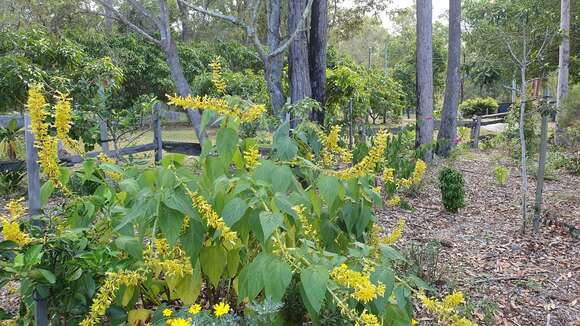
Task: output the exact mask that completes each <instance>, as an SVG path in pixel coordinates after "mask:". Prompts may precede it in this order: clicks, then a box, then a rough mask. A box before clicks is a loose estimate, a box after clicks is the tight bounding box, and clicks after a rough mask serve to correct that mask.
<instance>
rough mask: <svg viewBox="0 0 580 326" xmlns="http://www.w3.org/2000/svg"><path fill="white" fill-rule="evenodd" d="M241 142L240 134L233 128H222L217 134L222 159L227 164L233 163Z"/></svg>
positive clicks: (218, 148) (217, 143)
mask: <svg viewBox="0 0 580 326" xmlns="http://www.w3.org/2000/svg"><path fill="white" fill-rule="evenodd" d="M238 142H239V137H238V134H237V133H236V131H235V130H233V129H231V128H220V129H219V130H218V132H217V139H216V145H217V150H218V153H219V154H220V157H221V159H223V161H224V162H225V163H226V164H229V163H230V162H231V161H232V157H233V155H234V151H235V150H236V148H237V146H238Z"/></svg>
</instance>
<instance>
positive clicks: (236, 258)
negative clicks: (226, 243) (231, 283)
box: [227, 249, 240, 278]
mask: <svg viewBox="0 0 580 326" xmlns="http://www.w3.org/2000/svg"><path fill="white" fill-rule="evenodd" d="M239 266H240V249H235V250H230V251H228V264H227V275H228V277H230V278H231V277H234V276H235V275H236V273H237V272H238V267H239Z"/></svg>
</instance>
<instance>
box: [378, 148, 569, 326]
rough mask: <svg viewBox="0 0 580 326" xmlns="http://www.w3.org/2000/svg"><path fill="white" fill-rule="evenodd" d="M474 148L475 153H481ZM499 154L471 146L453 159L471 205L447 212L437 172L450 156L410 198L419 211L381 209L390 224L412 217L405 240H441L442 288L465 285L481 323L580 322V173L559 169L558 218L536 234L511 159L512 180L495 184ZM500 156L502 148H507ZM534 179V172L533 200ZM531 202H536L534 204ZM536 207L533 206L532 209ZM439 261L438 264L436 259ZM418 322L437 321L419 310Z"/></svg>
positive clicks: (550, 186) (551, 213)
mask: <svg viewBox="0 0 580 326" xmlns="http://www.w3.org/2000/svg"><path fill="white" fill-rule="evenodd" d="M474 154H475V155H474ZM497 155H498V153H490V152H479V151H478V152H471V153H468V154H467V155H464V156H463V157H461V158H460V159H458V160H457V161H455V162H453V163H449V164H452V165H453V166H454V167H455V168H457V169H459V170H461V171H462V172H463V174H464V178H465V189H466V193H465V205H466V206H465V207H464V208H463V209H461V210H460V212H459V213H457V214H449V213H446V212H445V211H443V209H442V206H441V203H440V191H439V188H438V185H437V181H436V179H437V178H436V176H437V172H438V170H439V168H440V167H441V166H443V165H444V162H438V163H437V164H435V165H433V166H432V167H431V168H430V169H429V172H428V174H427V177H426V178H425V180H424V186H423V188H422V189H421V190H420V192H419V194H418V195H417V196H416V197H415V198H409V201H410V203H411V204H412V206H413V207H414V211H412V212H411V211H404V210H402V209H397V210H396V211H395V212H394V213H393V212H392V211H390V210H389V211H385V212H382V213H381V214H379V215H380V218H381V220H382V221H384V224H386V225H388V226H387V229H388V228H390V227H392V226H393V225H394V224H395V223H396V221H397V220H398V219H400V218H405V219H406V220H407V227H406V230H405V234H404V236H403V241H402V243H401V246H403V247H409V245H410V243H412V242H417V243H419V248H427V244H428V243H430V242H431V243H432V241H436V242H437V243H439V244H440V245H441V246H440V248H441V251H440V256H439V261H438V264H436V266H431V267H429V266H424V268H425V269H428V268H431V269H432V270H431V271H428V272H430V273H431V274H432V275H433V276H435V278H436V279H439V280H433V281H434V282H435V283H436V286H437V287H438V289H440V290H442V292H447V291H449V290H450V289H451V288H459V289H461V290H463V291H464V292H465V293H466V295H467V297H468V298H467V302H468V305H467V306H468V308H470V309H473V313H474V317H475V318H477V319H479V320H478V322H479V323H480V324H487V325H522V326H523V325H578V324H579V322H580V317H579V316H580V309H579V308H580V306H579V303H578V301H579V296H578V293H580V282H579V281H578V280H580V273H579V271H580V263H579V261H578V257H579V256H580V242H579V241H578V239H576V238H574V237H573V236H572V234H571V233H570V230H569V228H567V227H564V225H569V226H570V225H571V226H575V227H576V228H578V226H579V224H580V216H579V214H578V212H580V199H579V196H578V193H577V192H578V184H579V183H580V178H579V177H575V176H572V175H570V174H566V173H564V172H559V171H558V172H557V173H556V174H555V178H554V179H553V180H547V181H546V184H545V188H544V210H545V212H546V214H547V216H548V217H550V220H551V221H554V220H555V221H557V223H553V222H552V223H550V225H543V226H542V227H541V230H540V232H539V234H538V235H537V236H534V235H531V234H521V232H520V230H521V225H522V219H521V211H520V205H519V202H520V194H521V192H520V180H521V178H520V177H519V169H518V167H517V166H515V165H514V164H512V163H509V161H508V160H501V159H500V163H501V164H502V165H504V166H506V167H508V168H509V170H510V177H509V180H508V182H507V184H506V185H505V186H499V185H497V184H496V183H495V180H494V177H493V169H494V167H495V166H496V164H497V163H496V162H495V161H497ZM500 155H501V154H500ZM534 192H535V179H532V178H530V193H529V197H528V198H529V199H528V200H529V202H531V203H532V205H533V198H534ZM531 208H532V206H531V205H530V209H531ZM532 214H533V213H532V212H531V211H530V216H531V215H532ZM432 265H435V264H432ZM417 320H418V321H419V325H429V324H431V323H433V324H434V322H433V321H432V319H431V318H430V317H429V316H427V315H425V316H422V314H419V317H417Z"/></svg>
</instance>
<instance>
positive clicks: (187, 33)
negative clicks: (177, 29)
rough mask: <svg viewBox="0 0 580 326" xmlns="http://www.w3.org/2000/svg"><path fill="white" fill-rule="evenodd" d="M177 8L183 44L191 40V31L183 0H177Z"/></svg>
mask: <svg viewBox="0 0 580 326" xmlns="http://www.w3.org/2000/svg"><path fill="white" fill-rule="evenodd" d="M177 8H178V9H179V22H180V23H181V24H180V25H181V40H182V41H184V42H188V41H191V39H192V38H193V31H192V30H191V22H190V21H189V13H188V10H187V5H186V4H185V3H184V2H183V0H177Z"/></svg>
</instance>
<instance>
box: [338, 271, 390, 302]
mask: <svg viewBox="0 0 580 326" xmlns="http://www.w3.org/2000/svg"><path fill="white" fill-rule="evenodd" d="M330 277H331V278H332V279H333V280H334V281H335V282H336V283H337V284H339V285H342V286H344V287H347V288H351V289H353V290H354V292H353V293H352V294H351V296H352V297H353V298H355V299H356V300H357V301H360V302H362V303H368V302H370V301H372V300H374V299H376V298H377V297H379V296H382V295H384V292H385V286H384V285H383V284H381V283H380V282H379V283H378V284H376V285H375V284H372V282H371V281H370V274H368V273H361V272H356V271H352V270H350V269H349V268H348V266H347V265H346V264H341V265H340V266H338V267H335V268H334V269H333V270H332V271H331V272H330Z"/></svg>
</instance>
